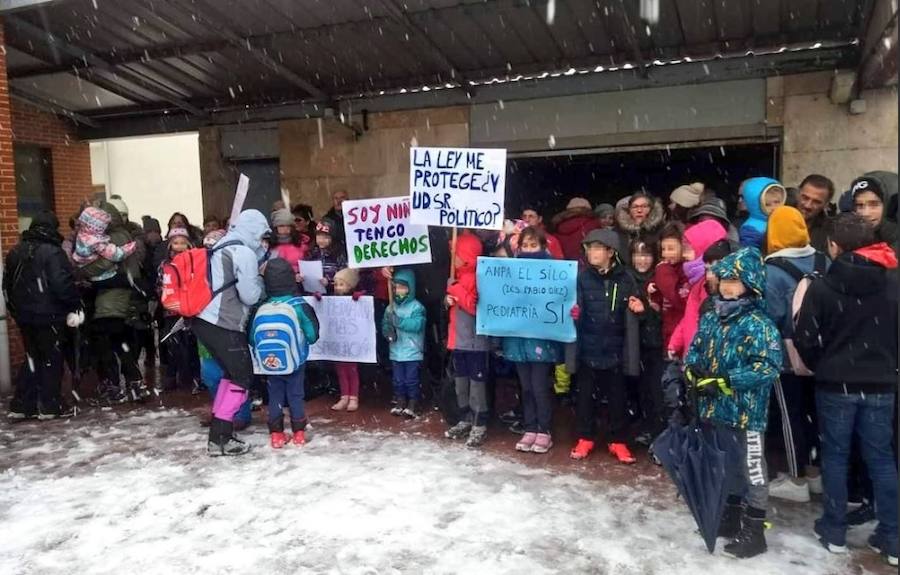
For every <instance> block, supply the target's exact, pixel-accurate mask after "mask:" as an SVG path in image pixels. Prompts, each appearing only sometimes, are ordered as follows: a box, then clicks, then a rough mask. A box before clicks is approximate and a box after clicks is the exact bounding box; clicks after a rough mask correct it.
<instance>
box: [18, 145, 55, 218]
mask: <svg viewBox="0 0 900 575" xmlns="http://www.w3.org/2000/svg"><path fill="white" fill-rule="evenodd" d="M13 154H14V156H15V167H16V197H17V198H18V202H17V204H18V209H19V230H20V231H22V230H25V229H27V228H28V226H30V225H31V220H32V219H33V218H34V216H35V215H37V214H38V213H39V212H40V211H41V210H52V209H53V169H52V162H51V159H50V148H41V147H39V146H30V145H20V144H15V145H14V146H13Z"/></svg>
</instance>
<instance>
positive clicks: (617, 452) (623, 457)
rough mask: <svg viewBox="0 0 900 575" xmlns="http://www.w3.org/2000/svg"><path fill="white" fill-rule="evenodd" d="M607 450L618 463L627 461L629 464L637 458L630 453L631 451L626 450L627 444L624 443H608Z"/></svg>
mask: <svg viewBox="0 0 900 575" xmlns="http://www.w3.org/2000/svg"><path fill="white" fill-rule="evenodd" d="M609 452H610V453H611V454H612V456H613V457H615V458H616V459H618V460H619V463H627V464H629V465H631V464H632V463H634V462H636V461H637V459H635V458H634V456H633V455H632V454H631V451H629V450H628V446H627V445H625V444H624V443H610V444H609Z"/></svg>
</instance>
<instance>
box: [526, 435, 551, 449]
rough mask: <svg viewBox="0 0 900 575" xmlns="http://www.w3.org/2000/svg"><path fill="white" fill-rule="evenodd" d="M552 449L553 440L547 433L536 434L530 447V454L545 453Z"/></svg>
mask: <svg viewBox="0 0 900 575" xmlns="http://www.w3.org/2000/svg"><path fill="white" fill-rule="evenodd" d="M551 447H553V439H552V438H551V437H550V434H549V433H538V434H537V439H535V440H534V445H532V446H531V452H532V453H547V452H548V451H550V448H551Z"/></svg>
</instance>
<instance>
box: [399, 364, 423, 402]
mask: <svg viewBox="0 0 900 575" xmlns="http://www.w3.org/2000/svg"><path fill="white" fill-rule="evenodd" d="M392 363H393V373H394V396H395V397H398V398H400V399H406V400H414V401H419V398H420V397H421V387H420V385H419V362H418V361H394V362H392Z"/></svg>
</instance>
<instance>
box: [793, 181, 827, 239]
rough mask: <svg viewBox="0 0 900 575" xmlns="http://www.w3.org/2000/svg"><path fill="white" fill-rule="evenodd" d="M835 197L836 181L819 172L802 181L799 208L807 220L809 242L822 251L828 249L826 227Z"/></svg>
mask: <svg viewBox="0 0 900 575" xmlns="http://www.w3.org/2000/svg"><path fill="white" fill-rule="evenodd" d="M833 197H834V182H832V181H831V180H829V179H828V178H826V177H825V176H821V175H819V174H810V175H808V176H806V177H805V178H803V181H802V182H800V192H799V198H798V202H797V209H798V210H800V213H802V214H803V219H804V220H806V229H807V230H809V244H810V245H811V246H812V247H814V248H816V249H817V250H819V251H820V252H826V251H828V238H827V237H826V230H825V227H826V226H827V225H828V205H829V204H830V203H831V200H832V198H833Z"/></svg>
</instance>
